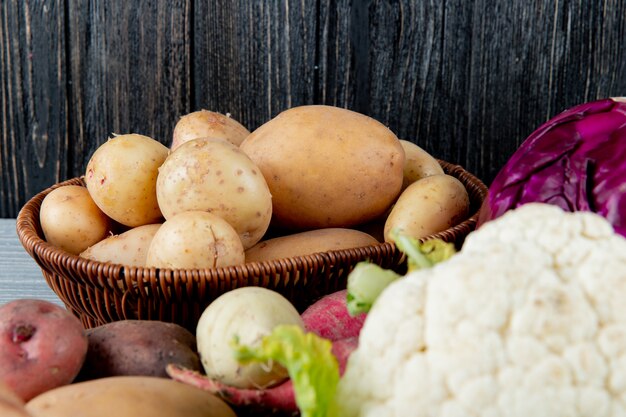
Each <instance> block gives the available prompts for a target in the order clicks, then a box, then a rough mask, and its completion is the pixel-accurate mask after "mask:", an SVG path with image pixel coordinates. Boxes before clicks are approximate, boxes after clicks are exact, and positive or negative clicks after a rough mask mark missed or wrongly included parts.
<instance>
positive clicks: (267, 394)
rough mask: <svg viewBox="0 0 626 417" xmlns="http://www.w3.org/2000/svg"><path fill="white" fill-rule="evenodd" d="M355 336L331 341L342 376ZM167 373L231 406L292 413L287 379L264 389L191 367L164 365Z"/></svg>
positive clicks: (293, 406) (293, 403)
mask: <svg viewBox="0 0 626 417" xmlns="http://www.w3.org/2000/svg"><path fill="white" fill-rule="evenodd" d="M357 346H358V338H356V337H350V338H346V339H342V340H336V341H334V342H333V347H332V353H333V355H334V356H335V357H336V358H337V362H338V363H339V373H340V374H341V375H342V374H343V372H344V370H345V368H346V364H347V362H348V358H349V357H350V354H351V353H352V352H353V351H354V350H355V349H356V348H357ZM166 371H167V374H168V375H169V376H170V377H171V378H173V379H174V380H176V381H179V382H182V383H185V384H189V385H192V386H194V387H197V388H200V389H203V390H205V391H207V392H210V393H211V394H215V395H218V396H220V397H222V398H223V399H224V400H226V401H227V402H229V403H231V404H233V405H235V406H262V407H265V408H270V409H274V410H278V411H285V412H296V411H298V406H297V405H296V400H295V395H294V391H293V383H292V381H291V380H290V379H288V380H287V381H285V382H283V383H282V384H280V385H277V386H274V387H271V388H267V389H243V388H236V387H233V386H230V385H226V384H224V383H222V382H220V381H217V380H215V379H212V378H207V377H206V376H204V375H201V374H200V373H198V372H195V371H193V370H191V369H186V368H184V367H182V366H179V365H174V364H170V365H168V366H167V368H166Z"/></svg>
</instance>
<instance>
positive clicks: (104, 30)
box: [67, 0, 191, 175]
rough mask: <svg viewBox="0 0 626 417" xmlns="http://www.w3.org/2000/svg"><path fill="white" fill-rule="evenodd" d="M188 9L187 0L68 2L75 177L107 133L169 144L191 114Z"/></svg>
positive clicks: (74, 0)
mask: <svg viewBox="0 0 626 417" xmlns="http://www.w3.org/2000/svg"><path fill="white" fill-rule="evenodd" d="M190 10H191V3H190V0H175V1H158V2H103V1H98V0H70V1H69V13H68V20H69V27H70V38H69V48H68V51H67V52H68V61H69V68H70V77H71V79H70V81H71V86H70V88H69V91H68V93H69V96H70V111H71V113H70V116H71V136H72V149H71V154H72V155H73V156H74V158H73V161H72V163H73V165H72V168H73V174H76V175H80V174H82V173H83V170H84V168H85V167H86V165H87V162H88V160H89V157H90V156H91V154H92V153H93V151H94V150H95V149H96V148H97V146H99V145H100V144H102V143H103V142H105V141H106V140H107V138H109V137H111V135H113V134H124V133H140V134H143V135H147V136H149V137H152V138H154V139H156V140H158V141H160V142H162V143H164V144H166V145H168V146H169V144H170V142H171V134H172V130H173V128H174V124H175V123H176V121H177V120H178V117H179V116H180V115H182V114H185V113H188V112H189V109H190V98H191V84H190V72H191V64H190V56H191V55H190V45H191V42H190V34H191V28H190V24H191V19H190Z"/></svg>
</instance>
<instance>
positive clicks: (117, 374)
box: [0, 299, 235, 417]
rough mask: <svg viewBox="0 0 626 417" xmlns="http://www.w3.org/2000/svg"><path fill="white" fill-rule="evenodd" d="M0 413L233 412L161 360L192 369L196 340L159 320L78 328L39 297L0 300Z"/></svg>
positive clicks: (39, 416) (216, 416) (58, 416)
mask: <svg viewBox="0 0 626 417" xmlns="http://www.w3.org/2000/svg"><path fill="white" fill-rule="evenodd" d="M0 336H1V337H0V416H2V417H72V416H89V417H100V416H102V417H109V416H113V415H115V416H118V417H131V416H133V417H134V416H151V417H169V416H178V415H180V416H183V415H184V416H189V417H196V416H197V417H234V416H235V413H234V412H233V410H232V409H231V407H230V406H229V405H227V404H226V403H225V402H224V401H223V400H221V399H220V398H218V397H217V396H215V395H211V394H208V393H206V392H204V391H202V390H200V389H196V388H194V387H191V386H188V385H184V384H180V383H177V382H175V381H173V380H171V379H169V378H168V376H167V374H166V366H167V365H168V364H177V365H178V366H182V367H184V368H186V369H190V370H200V368H201V364H200V358H199V356H198V353H197V346H196V338H195V336H194V335H193V334H192V333H190V332H189V331H188V330H186V329H184V328H183V327H181V326H179V325H176V324H172V323H165V322H159V321H144V320H123V321H119V322H114V323H108V324H105V325H102V326H99V327H95V328H93V329H89V330H85V329H83V326H82V324H81V323H80V321H79V320H78V318H76V317H75V316H73V315H72V314H71V313H70V312H69V311H67V310H65V309H63V308H62V307H60V306H58V305H56V304H52V303H50V302H47V301H43V300H31V299H19V300H14V301H11V302H9V303H7V304H4V305H1V306H0Z"/></svg>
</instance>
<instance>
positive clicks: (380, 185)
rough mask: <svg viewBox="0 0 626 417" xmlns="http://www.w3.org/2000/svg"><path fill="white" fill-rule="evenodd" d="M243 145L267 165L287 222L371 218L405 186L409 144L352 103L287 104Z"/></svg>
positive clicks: (300, 224)
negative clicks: (406, 146)
mask: <svg viewBox="0 0 626 417" xmlns="http://www.w3.org/2000/svg"><path fill="white" fill-rule="evenodd" d="M240 147H241V149H242V150H243V151H244V152H245V153H246V154H248V156H250V158H251V159H252V161H254V163H255V164H256V165H257V166H258V167H259V168H260V169H261V171H262V172H263V175H264V177H265V179H266V181H267V184H268V186H269V188H270V191H271V193H272V198H273V210H274V219H273V221H274V222H275V224H276V225H277V226H279V227H284V228H288V229H292V230H298V229H299V230H303V229H321V228H325V227H351V226H354V225H356V224H360V223H364V222H367V221H369V220H372V219H374V218H376V217H378V216H380V215H382V214H383V213H384V212H385V210H387V209H388V208H389V206H391V204H392V203H393V202H394V200H395V199H396V197H397V196H398V194H399V193H400V188H401V186H402V176H403V168H404V150H403V149H402V145H401V144H400V141H399V140H398V138H397V137H396V135H395V134H394V133H393V132H391V131H390V130H389V129H388V128H387V127H385V126H384V125H383V124H381V123H380V122H378V121H376V120H374V119H372V118H370V117H367V116H365V115H363V114H359V113H356V112H353V111H350V110H346V109H341V108H337V107H331V106H301V107H295V108H292V109H289V110H286V111H284V112H282V113H281V114H279V115H278V116H276V117H275V118H274V119H272V120H270V121H269V122H267V123H265V124H264V125H262V126H261V127H259V128H258V129H256V130H255V131H254V132H252V133H251V134H250V136H248V137H247V138H246V139H245V140H244V141H243V143H242V144H241V146H240Z"/></svg>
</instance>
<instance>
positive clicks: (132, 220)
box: [85, 134, 169, 227]
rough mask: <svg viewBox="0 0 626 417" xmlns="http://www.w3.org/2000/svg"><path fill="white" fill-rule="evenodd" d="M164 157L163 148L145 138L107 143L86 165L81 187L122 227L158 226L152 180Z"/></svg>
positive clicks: (118, 138)
mask: <svg viewBox="0 0 626 417" xmlns="http://www.w3.org/2000/svg"><path fill="white" fill-rule="evenodd" d="M168 153H169V150H168V149H167V147H165V146H164V145H162V144H161V143H159V142H157V141H156V140H154V139H152V138H149V137H147V136H142V135H137V134H127V135H119V136H116V137H114V138H113V139H109V140H108V141H107V142H105V143H103V144H102V145H100V147H99V148H98V149H96V151H95V152H94V153H93V155H92V156H91V159H90V160H89V163H88V164H87V170H86V173H85V183H86V184H87V189H88V190H89V193H90V194H91V197H92V198H93V200H94V201H95V202H96V204H97V205H98V207H100V209H101V210H102V211H103V212H104V213H106V214H107V215H108V216H109V217H111V218H112V219H114V220H116V221H118V222H119V223H121V224H123V225H125V226H129V227H136V226H141V225H144V224H152V223H159V221H160V220H161V218H162V215H161V210H160V209H159V204H158V202H157V198H156V179H157V175H158V169H159V167H160V166H161V164H162V163H163V161H165V158H166V157H167V155H168Z"/></svg>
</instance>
